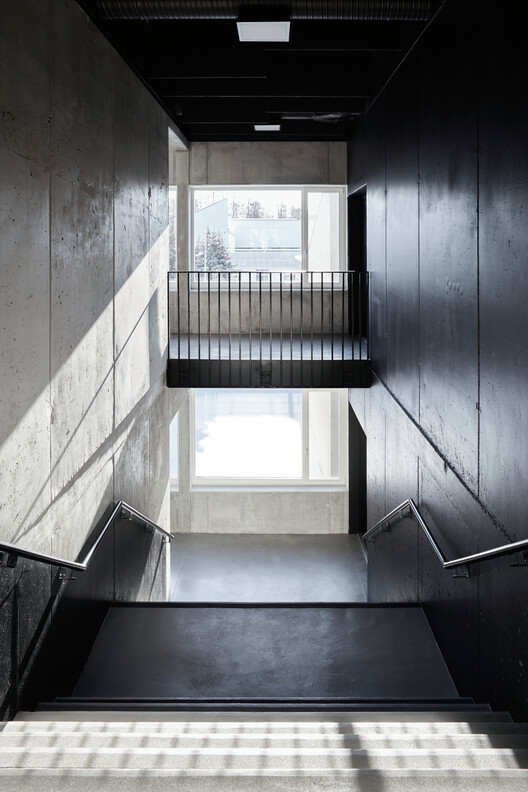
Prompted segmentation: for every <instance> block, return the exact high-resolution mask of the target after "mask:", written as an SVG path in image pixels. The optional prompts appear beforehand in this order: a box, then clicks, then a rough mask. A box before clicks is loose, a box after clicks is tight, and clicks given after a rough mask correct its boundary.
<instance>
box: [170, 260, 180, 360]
mask: <svg viewBox="0 0 528 792" xmlns="http://www.w3.org/2000/svg"><path fill="white" fill-rule="evenodd" d="M178 274H179V273H176V290H177V297H176V299H177V303H176V305H177V314H178V360H180V358H181V310H180V281H179V277H178ZM169 278H170V276H169ZM169 297H170V280H169ZM167 312H168V313H169V315H170V301H169V302H168V303H167ZM169 327H170V325H169ZM169 357H170V334H169Z"/></svg>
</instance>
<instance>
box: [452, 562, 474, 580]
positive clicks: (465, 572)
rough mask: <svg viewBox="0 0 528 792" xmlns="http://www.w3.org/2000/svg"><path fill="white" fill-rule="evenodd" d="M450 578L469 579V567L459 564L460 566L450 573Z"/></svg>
mask: <svg viewBox="0 0 528 792" xmlns="http://www.w3.org/2000/svg"><path fill="white" fill-rule="evenodd" d="M451 577H454V578H468V577H471V576H470V574H469V566H468V565H467V564H461V565H460V566H456V567H453V569H452V572H451Z"/></svg>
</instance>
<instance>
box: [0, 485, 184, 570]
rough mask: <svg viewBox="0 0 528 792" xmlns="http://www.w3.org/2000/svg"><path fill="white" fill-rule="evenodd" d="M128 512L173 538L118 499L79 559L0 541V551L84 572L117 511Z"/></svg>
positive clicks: (139, 520)
mask: <svg viewBox="0 0 528 792" xmlns="http://www.w3.org/2000/svg"><path fill="white" fill-rule="evenodd" d="M123 511H124V512H128V515H129V517H128V519H132V518H135V519H136V520H137V521H138V522H142V523H144V524H145V526H148V527H149V528H152V529H153V530H154V531H157V532H158V533H161V534H162V535H163V536H165V537H167V538H168V539H169V541H170V540H171V539H172V538H173V536H172V534H171V533H169V532H168V531H166V530H165V529H164V528H161V527H160V526H159V525H157V523H155V522H153V521H152V520H149V518H148V517H145V515H144V514H141V512H139V511H138V510H137V509H134V507H133V506H129V505H128V503H125V502H124V501H119V502H118V503H117V504H116V505H115V507H114V509H113V510H112V513H111V514H110V516H109V518H108V519H107V521H106V522H105V524H104V526H103V527H102V528H101V530H100V531H99V533H98V534H97V537H96V538H95V540H94V541H93V543H92V544H91V545H90V548H89V549H88V550H87V552H86V554H85V555H84V558H82V559H81V560H80V561H69V560H68V559H66V558H60V557H59V556H53V555H47V554H46V553H38V552H36V551H33V550H27V549H26V548H24V547H20V546H19V545H15V544H10V543H9V542H0V552H2V551H3V552H7V553H9V555H13V556H20V557H21V558H28V559H30V560H32V561H40V562H41V563H43V564H49V565H50V566H56V567H63V568H64V569H71V570H77V571H78V572H86V570H87V568H88V565H89V563H90V561H91V560H92V558H93V555H94V553H95V551H96V549H97V547H98V546H99V544H100V543H101V541H102V539H103V537H104V535H105V534H106V532H107V530H108V529H109V528H110V526H111V525H112V523H113V521H114V520H115V519H116V517H117V515H118V514H119V512H123Z"/></svg>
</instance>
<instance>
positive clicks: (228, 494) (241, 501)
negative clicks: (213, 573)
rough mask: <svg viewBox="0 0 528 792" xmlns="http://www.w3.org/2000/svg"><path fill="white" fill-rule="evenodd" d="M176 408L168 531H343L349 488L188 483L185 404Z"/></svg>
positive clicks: (186, 415)
mask: <svg viewBox="0 0 528 792" xmlns="http://www.w3.org/2000/svg"><path fill="white" fill-rule="evenodd" d="M189 402H190V400H189V399H188V398H184V399H183V400H182V401H181V406H180V408H179V435H180V444H179V473H180V476H179V487H178V490H177V491H172V492H171V531H172V532H173V533H257V534H294V533H299V534H329V533H348V492H347V491H345V490H335V491H308V490H302V491H297V492H292V491H290V492H276V491H274V492H271V491H270V492H258V491H252V490H249V489H248V490H241V491H235V490H225V491H218V490H216V491H215V490H210V491H207V490H200V489H192V487H191V470H190V445H189V444H190V436H189V425H190V420H189V409H190V405H189Z"/></svg>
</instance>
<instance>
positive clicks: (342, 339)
mask: <svg viewBox="0 0 528 792" xmlns="http://www.w3.org/2000/svg"><path fill="white" fill-rule="evenodd" d="M344 359H345V273H344V272H342V273H341V360H344Z"/></svg>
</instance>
